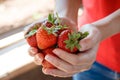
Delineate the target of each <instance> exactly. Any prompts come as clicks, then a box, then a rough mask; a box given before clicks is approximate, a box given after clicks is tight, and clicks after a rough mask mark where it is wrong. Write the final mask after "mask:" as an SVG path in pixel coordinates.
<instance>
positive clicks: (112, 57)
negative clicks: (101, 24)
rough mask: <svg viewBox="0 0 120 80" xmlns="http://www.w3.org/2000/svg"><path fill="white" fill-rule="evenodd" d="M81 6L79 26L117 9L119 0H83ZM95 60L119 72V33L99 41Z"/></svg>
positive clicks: (119, 5) (119, 6)
mask: <svg viewBox="0 0 120 80" xmlns="http://www.w3.org/2000/svg"><path fill="white" fill-rule="evenodd" d="M83 7H84V11H83V14H82V16H81V17H80V18H79V20H78V23H79V26H81V25H84V24H87V23H92V22H94V21H96V20H99V19H101V18H104V17H106V16H107V15H109V14H111V13H112V12H114V11H115V10H117V9H119V8H120V0H83ZM113 27H114V26H113ZM97 61H98V62H99V63H101V64H103V65H104V66H106V67H108V68H110V69H112V70H114V71H116V72H120V33H119V34H116V35H114V36H112V37H109V38H107V39H105V40H104V41H102V42H101V43H100V46H99V49H98V52H97Z"/></svg>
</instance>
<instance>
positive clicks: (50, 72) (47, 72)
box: [42, 68, 73, 77]
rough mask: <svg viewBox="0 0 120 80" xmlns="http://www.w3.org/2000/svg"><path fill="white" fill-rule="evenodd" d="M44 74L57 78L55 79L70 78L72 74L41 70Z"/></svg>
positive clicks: (57, 70)
mask: <svg viewBox="0 0 120 80" xmlns="http://www.w3.org/2000/svg"><path fill="white" fill-rule="evenodd" d="M42 71H43V73H44V74H48V75H51V76H55V77H56V76H57V77H71V76H72V75H73V74H70V73H65V72H64V71H61V70H59V69H44V68H43V69H42Z"/></svg>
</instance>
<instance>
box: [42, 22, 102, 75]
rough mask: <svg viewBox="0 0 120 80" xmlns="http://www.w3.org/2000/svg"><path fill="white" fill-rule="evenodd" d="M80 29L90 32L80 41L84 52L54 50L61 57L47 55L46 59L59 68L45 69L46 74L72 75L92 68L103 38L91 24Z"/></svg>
mask: <svg viewBox="0 0 120 80" xmlns="http://www.w3.org/2000/svg"><path fill="white" fill-rule="evenodd" d="M80 31H81V32H85V31H88V32H89V36H87V37H86V38H84V39H83V40H82V41H80V45H81V47H82V48H81V49H80V51H83V52H80V53H78V54H71V53H68V52H66V51H63V50H61V49H55V50H53V52H54V54H56V55H57V56H58V57H59V58H57V57H54V56H51V55H47V56H46V57H45V59H46V60H47V61H48V62H50V63H51V64H53V65H54V66H55V67H57V69H43V72H44V73H45V74H48V75H52V76H58V77H70V76H72V75H74V74H76V73H79V72H82V71H85V70H88V69H90V68H91V66H92V64H93V62H94V61H95V59H96V52H97V48H98V44H99V41H100V39H101V33H100V31H99V30H98V29H97V28H96V27H95V26H93V25H90V24H88V25H84V26H83V27H82V28H81V29H80Z"/></svg>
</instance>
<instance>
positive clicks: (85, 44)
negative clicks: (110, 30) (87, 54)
mask: <svg viewBox="0 0 120 80" xmlns="http://www.w3.org/2000/svg"><path fill="white" fill-rule="evenodd" d="M79 31H80V32H83V33H84V32H86V31H87V32H88V33H89V35H88V36H87V37H86V38H84V39H82V40H81V41H80V42H79V44H80V45H81V48H80V51H85V50H88V49H90V48H92V47H93V46H95V44H97V43H98V42H99V41H100V39H101V35H100V31H99V30H98V29H97V28H96V27H95V26H93V25H91V24H87V25H84V26H83V27H81V28H80V30H79Z"/></svg>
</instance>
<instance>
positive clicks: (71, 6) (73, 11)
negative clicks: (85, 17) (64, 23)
mask: <svg viewBox="0 0 120 80" xmlns="http://www.w3.org/2000/svg"><path fill="white" fill-rule="evenodd" d="M81 3H82V2H81V0H56V6H55V12H57V13H58V14H59V16H61V17H67V18H70V19H72V20H73V21H74V22H76V23H77V17H78V9H79V7H80V5H81Z"/></svg>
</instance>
